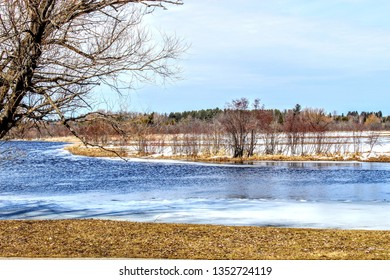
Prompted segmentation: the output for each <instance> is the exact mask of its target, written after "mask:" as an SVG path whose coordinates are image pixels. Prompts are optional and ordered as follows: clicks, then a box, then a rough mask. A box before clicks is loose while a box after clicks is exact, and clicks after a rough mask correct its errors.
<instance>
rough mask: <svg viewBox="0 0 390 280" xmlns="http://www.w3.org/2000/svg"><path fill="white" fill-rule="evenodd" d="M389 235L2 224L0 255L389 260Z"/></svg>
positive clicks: (108, 223)
mask: <svg viewBox="0 0 390 280" xmlns="http://www.w3.org/2000/svg"><path fill="white" fill-rule="evenodd" d="M389 239H390V231H364V230H318V229H290V228H270V227H235V226H212V225H187V224H158V223H133V222H119V221H108V220H46V221H4V220H3V221H0V257H6V258H10V257H12V258H147V259H149V258H153V259H160V258H161V259H272V260H278V259H289V260H297V259H299V260H304V259H310V260H317V259H337V260H342V259H348V260H363V259H381V260H388V259H390V243H389V242H388V240H389Z"/></svg>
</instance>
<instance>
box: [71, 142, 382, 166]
mask: <svg viewBox="0 0 390 280" xmlns="http://www.w3.org/2000/svg"><path fill="white" fill-rule="evenodd" d="M64 149H65V150H66V151H68V152H70V153H71V154H73V155H77V156H89V157H106V158H122V159H125V160H126V159H130V160H131V159H143V160H177V161H183V162H194V163H196V162H200V163H211V164H244V165H253V164H256V162H323V163H326V162H328V163H338V162H340V163H346V162H351V163H353V162H377V163H381V162H383V163H389V162H390V156H388V155H379V156H376V157H369V158H362V157H360V156H356V155H355V156H351V157H347V158H346V156H331V157H327V156H315V155H310V156H286V155H262V156H261V155H260V156H253V157H250V158H232V157H227V156H184V155H161V154H151V155H137V154H128V153H126V151H125V150H124V149H123V148H117V147H112V148H111V147H107V148H106V149H101V148H97V147H85V146H83V145H80V144H78V143H70V144H69V145H67V146H66V147H64ZM118 155H119V156H118Z"/></svg>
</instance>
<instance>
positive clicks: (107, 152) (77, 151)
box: [65, 145, 128, 157]
mask: <svg viewBox="0 0 390 280" xmlns="http://www.w3.org/2000/svg"><path fill="white" fill-rule="evenodd" d="M65 150H67V151H69V152H70V153H72V154H74V155H79V156H89V157H118V155H119V156H120V157H127V156H128V153H127V152H126V151H125V150H124V149H120V148H107V149H102V148H99V147H85V146H83V145H71V146H67V147H65Z"/></svg>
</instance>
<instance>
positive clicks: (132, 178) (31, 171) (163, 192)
mask: <svg viewBox="0 0 390 280" xmlns="http://www.w3.org/2000/svg"><path fill="white" fill-rule="evenodd" d="M65 145H66V144H65V143H50V142H18V141H12V142H8V143H6V144H3V146H2V148H3V149H4V147H5V146H12V147H13V148H15V149H17V150H18V151H19V152H18V156H16V157H15V158H13V159H8V160H0V219H73V218H83V219H87V218H88V219H89V218H99V219H113V220H129V221H141V222H160V223H203V224H223V225H255V226H277V227H298V228H341V229H390V164H388V163H358V162H259V163H256V164H254V165H229V164H202V163H190V162H180V161H169V160H168V161H161V160H136V159H133V160H129V161H123V160H120V159H107V158H90V157H81V156H74V155H71V154H69V153H68V152H66V151H65V150H64V149H63V147H64V146H65Z"/></svg>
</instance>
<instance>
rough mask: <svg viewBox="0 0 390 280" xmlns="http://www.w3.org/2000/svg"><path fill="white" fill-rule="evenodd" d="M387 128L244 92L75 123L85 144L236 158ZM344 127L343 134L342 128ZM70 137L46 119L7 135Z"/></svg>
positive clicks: (324, 147)
mask: <svg viewBox="0 0 390 280" xmlns="http://www.w3.org/2000/svg"><path fill="white" fill-rule="evenodd" d="M388 129H390V117H389V116H383V114H382V112H381V111H378V112H361V113H358V112H357V111H351V112H348V113H347V114H345V115H344V114H341V115H339V114H337V113H333V114H332V113H327V112H326V111H325V110H323V109H317V108H302V107H301V106H300V105H299V104H297V105H296V106H294V108H291V109H287V110H278V109H265V108H264V106H262V105H261V104H260V101H259V100H257V99H256V100H254V101H253V102H251V101H250V100H248V99H247V98H241V99H236V100H233V101H231V102H230V103H228V104H227V105H226V107H225V108H224V109H219V108H215V109H206V110H194V111H184V112H172V113H169V114H159V113H154V112H152V113H135V112H119V113H113V112H100V113H95V114H91V115H88V116H86V117H85V119H84V121H83V122H77V123H75V124H74V130H75V131H76V132H77V134H78V135H79V136H80V138H81V139H82V140H83V141H84V143H89V144H91V145H97V146H100V145H101V146H107V145H112V144H113V145H116V146H125V145H126V146H131V147H133V149H134V152H135V153H137V154H141V155H144V154H152V153H164V152H165V151H166V149H170V153H171V154H182V155H183V154H184V155H187V156H197V155H199V154H203V155H205V154H206V155H230V156H233V157H238V158H240V157H250V156H253V155H255V154H267V155H275V154H289V155H308V154H317V155H318V154H333V155H334V154H342V153H346V152H347V151H351V150H352V151H353V152H354V153H361V152H362V148H361V147H362V144H363V141H365V143H366V144H368V145H369V147H370V148H371V150H372V149H373V147H374V146H375V145H376V144H377V143H378V141H379V140H378V138H379V134H378V131H380V130H388ZM346 131H347V132H349V133H348V137H347V136H345V135H343V133H342V132H346ZM69 135H71V133H70V132H69V130H68V129H67V128H66V127H64V126H63V125H61V124H60V122H58V121H56V120H52V121H46V122H23V123H20V124H19V126H18V127H16V128H14V129H13V130H12V131H11V132H10V133H9V135H8V137H9V138H17V139H37V138H41V137H63V136H69ZM351 135H352V137H351ZM363 136H364V137H363ZM347 138H348V139H347ZM363 138H364V139H363Z"/></svg>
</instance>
